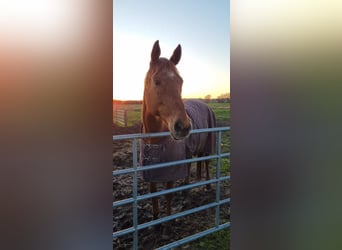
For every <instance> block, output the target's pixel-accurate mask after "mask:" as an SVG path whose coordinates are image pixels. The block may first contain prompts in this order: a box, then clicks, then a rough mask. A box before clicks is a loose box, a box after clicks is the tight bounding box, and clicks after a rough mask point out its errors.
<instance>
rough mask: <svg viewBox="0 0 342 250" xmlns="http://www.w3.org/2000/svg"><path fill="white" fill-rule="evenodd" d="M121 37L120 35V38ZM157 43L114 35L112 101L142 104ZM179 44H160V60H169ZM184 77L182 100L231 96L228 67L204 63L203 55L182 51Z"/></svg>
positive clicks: (181, 70) (147, 39) (125, 34)
mask: <svg viewBox="0 0 342 250" xmlns="http://www.w3.org/2000/svg"><path fill="white" fill-rule="evenodd" d="M119 33H120V35H119ZM154 42H155V40H153V39H150V38H146V37H140V36H137V35H134V34H127V33H121V32H117V33H116V34H115V32H114V42H113V47H114V64H113V67H114V70H113V80H114V83H113V99H118V100H141V99H142V98H143V90H144V78H145V75H146V72H147V70H148V66H149V62H150V54H151V50H152V46H153V43H154ZM177 45H178V44H168V42H167V41H162V40H161V41H160V47H161V57H166V58H169V57H170V56H171V55H172V52H173V50H174V49H175V48H176V47H177ZM177 68H178V70H179V72H180V75H181V76H182V78H183V80H184V83H183V93H182V96H183V98H204V96H206V95H208V94H209V95H211V96H212V98H216V97H217V96H218V95H220V94H223V93H228V92H229V64H228V62H227V67H226V68H223V69H222V68H220V67H218V66H215V65H209V64H207V63H205V60H204V59H203V58H201V57H200V55H197V56H194V55H193V54H191V52H190V51H189V50H188V51H187V50H186V48H183V51H182V58H181V60H180V62H179V64H178V65H177Z"/></svg>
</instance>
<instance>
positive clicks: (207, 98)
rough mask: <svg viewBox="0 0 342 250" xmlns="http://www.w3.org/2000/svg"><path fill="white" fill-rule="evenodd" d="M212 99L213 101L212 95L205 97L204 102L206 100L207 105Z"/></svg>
mask: <svg viewBox="0 0 342 250" xmlns="http://www.w3.org/2000/svg"><path fill="white" fill-rule="evenodd" d="M210 99H211V95H206V96H205V97H204V100H205V102H206V103H208V102H210Z"/></svg>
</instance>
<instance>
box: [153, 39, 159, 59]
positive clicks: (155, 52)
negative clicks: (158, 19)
mask: <svg viewBox="0 0 342 250" xmlns="http://www.w3.org/2000/svg"><path fill="white" fill-rule="evenodd" d="M159 57H160V47H159V40H157V41H155V43H154V45H153V48H152V52H151V63H152V62H157V61H158V59H159Z"/></svg>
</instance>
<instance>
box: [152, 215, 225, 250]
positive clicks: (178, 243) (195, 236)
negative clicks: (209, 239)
mask: <svg viewBox="0 0 342 250" xmlns="http://www.w3.org/2000/svg"><path fill="white" fill-rule="evenodd" d="M229 227H230V222H226V223H224V224H221V225H219V226H218V227H214V228H210V229H207V230H205V231H202V232H199V233H197V234H193V235H190V236H188V237H186V238H183V239H181V240H177V241H175V242H172V243H170V244H167V245H164V246H162V247H160V248H156V250H161V249H163V250H167V249H171V248H174V247H178V246H181V245H183V244H185V243H189V242H191V241H194V240H197V239H199V238H201V237H203V236H206V235H208V234H211V233H215V232H217V231H220V230H222V229H226V228H229Z"/></svg>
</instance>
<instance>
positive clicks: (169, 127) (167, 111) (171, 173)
mask: <svg viewBox="0 0 342 250" xmlns="http://www.w3.org/2000/svg"><path fill="white" fill-rule="evenodd" d="M160 54H161V50H160V47H159V41H158V40H157V41H156V42H155V43H154V45H153V48H152V52H151V60H150V67H149V69H148V71H147V73H146V76H145V81H144V95H143V102H142V128H141V132H142V133H152V132H165V131H170V136H166V137H154V138H145V139H141V141H140V166H141V167H143V166H146V165H151V164H157V163H161V162H168V161H176V160H183V159H186V158H191V157H192V156H204V155H209V154H212V153H214V150H215V143H216V134H215V133H200V134H191V135H189V133H190V130H191V129H199V128H210V127H215V126H216V120H215V115H214V113H213V111H212V110H211V109H210V108H209V107H208V106H207V105H206V104H205V103H203V102H200V101H195V100H188V101H185V102H183V100H182V97H181V93H182V85H183V79H182V77H181V76H180V74H179V72H178V70H177V68H176V65H177V64H178V63H179V61H180V58H181V45H180V44H179V45H178V46H177V47H176V49H175V50H174V51H173V54H172V56H171V57H170V59H167V58H163V57H160ZM190 166H191V164H179V165H176V166H169V167H165V168H159V169H151V170H145V171H142V175H143V179H144V180H145V181H147V182H149V184H150V192H151V193H153V192H156V191H157V186H156V184H157V183H158V182H163V183H166V188H167V189H170V188H172V187H173V186H174V181H176V180H179V179H183V178H184V179H185V183H189V176H190ZM200 172H201V164H200V163H197V178H199V177H200V174H199V173H200ZM206 173H207V180H208V179H209V178H210V176H209V161H206ZM166 201H167V215H171V201H172V193H170V194H167V195H166ZM152 214H153V219H157V218H158V217H159V205H158V199H157V197H154V198H152Z"/></svg>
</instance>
